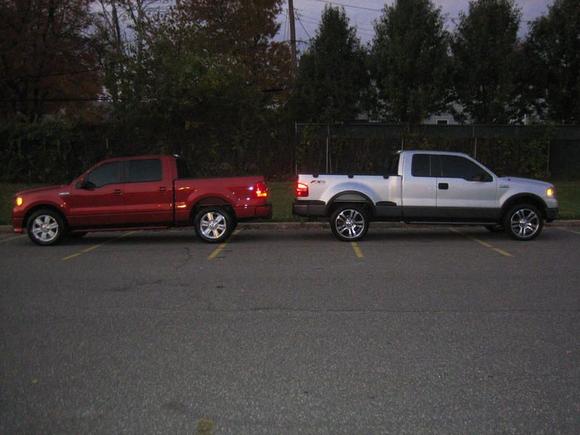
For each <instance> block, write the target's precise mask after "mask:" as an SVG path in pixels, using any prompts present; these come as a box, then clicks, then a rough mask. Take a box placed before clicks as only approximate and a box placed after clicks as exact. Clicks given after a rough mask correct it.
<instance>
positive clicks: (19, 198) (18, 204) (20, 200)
mask: <svg viewBox="0 0 580 435" xmlns="http://www.w3.org/2000/svg"><path fill="white" fill-rule="evenodd" d="M22 204H24V200H23V199H22V197H21V196H17V197H16V205H17V206H18V207H20V206H21V205H22Z"/></svg>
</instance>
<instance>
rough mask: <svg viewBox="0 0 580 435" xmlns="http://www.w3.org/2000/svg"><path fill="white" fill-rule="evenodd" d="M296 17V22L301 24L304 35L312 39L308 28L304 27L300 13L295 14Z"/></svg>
mask: <svg viewBox="0 0 580 435" xmlns="http://www.w3.org/2000/svg"><path fill="white" fill-rule="evenodd" d="M296 18H298V22H299V23H300V26H302V29H303V30H304V31H305V32H306V35H308V38H309V39H312V36H311V35H310V32H309V31H308V30H306V27H304V23H303V22H302V19H301V18H300V15H296Z"/></svg>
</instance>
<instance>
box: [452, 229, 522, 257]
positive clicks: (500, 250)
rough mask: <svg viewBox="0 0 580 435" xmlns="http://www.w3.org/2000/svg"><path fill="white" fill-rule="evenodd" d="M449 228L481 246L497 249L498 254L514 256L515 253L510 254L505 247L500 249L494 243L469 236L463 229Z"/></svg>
mask: <svg viewBox="0 0 580 435" xmlns="http://www.w3.org/2000/svg"><path fill="white" fill-rule="evenodd" d="M449 230H450V231H453V232H454V233H457V234H459V235H460V236H463V237H465V238H466V239H469V240H473V241H474V242H476V243H479V244H480V245H481V246H484V247H486V248H488V249H491V250H492V251H495V252H497V253H498V254H500V255H503V256H504V257H513V255H512V254H510V253H509V252H507V251H504V250H503V249H500V248H496V247H495V246H493V245H492V244H490V243H487V242H484V241H483V240H480V239H477V238H475V237H471V236H468V235H467V234H464V233H462V232H461V231H459V230H456V229H455V228H449Z"/></svg>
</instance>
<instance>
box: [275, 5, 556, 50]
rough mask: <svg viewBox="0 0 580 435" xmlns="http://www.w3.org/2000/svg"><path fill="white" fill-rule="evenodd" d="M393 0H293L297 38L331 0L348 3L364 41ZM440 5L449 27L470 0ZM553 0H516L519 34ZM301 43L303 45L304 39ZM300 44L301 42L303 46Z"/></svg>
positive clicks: (285, 34) (284, 34) (284, 27)
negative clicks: (520, 12) (520, 16)
mask: <svg viewBox="0 0 580 435" xmlns="http://www.w3.org/2000/svg"><path fill="white" fill-rule="evenodd" d="M286 1H287V0H286ZM393 2H394V0H387V1H386V2H385V0H336V1H331V0H294V9H295V10H296V11H297V15H298V18H299V20H297V21H296V39H297V40H299V41H308V40H309V39H310V38H311V37H313V36H314V35H315V33H316V29H317V27H318V22H319V20H320V15H321V13H322V11H323V9H324V6H325V5H326V4H328V3H332V4H333V5H335V6H340V5H343V6H345V11H346V13H347V15H348V16H349V18H350V22H351V25H353V26H356V28H357V30H358V35H359V37H360V38H361V40H362V41H363V42H365V43H366V42H370V41H371V40H372V37H373V22H374V21H375V20H376V19H377V18H378V17H379V16H380V15H381V10H382V8H383V7H384V5H385V3H386V4H389V5H391V4H393ZM433 2H434V3H435V4H436V5H437V6H438V7H441V9H442V12H443V14H444V15H445V16H446V18H447V20H446V21H447V27H448V29H449V30H453V29H454V24H453V20H454V19H456V18H457V16H458V15H459V12H461V11H465V12H467V9H468V4H469V1H468V0H433ZM551 3H552V2H551V1H550V0H516V4H517V5H518V7H519V8H520V9H521V11H522V24H521V29H520V36H521V35H524V34H525V33H526V31H527V24H526V22H527V21H531V20H534V19H535V18H537V17H538V16H540V15H544V14H545V13H546V12H547V10H548V5H550V4H551ZM287 12H288V7H287V6H286V7H285V10H284V13H283V14H282V16H281V17H280V18H279V20H280V23H281V27H280V38H281V39H282V40H289V39H290V36H289V35H290V26H289V25H288V19H287ZM300 45H304V43H301V44H300ZM300 45H299V46H300Z"/></svg>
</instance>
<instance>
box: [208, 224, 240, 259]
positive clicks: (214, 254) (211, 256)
mask: <svg viewBox="0 0 580 435" xmlns="http://www.w3.org/2000/svg"><path fill="white" fill-rule="evenodd" d="M240 231H242V230H236V231H234V233H233V234H232V237H233V236H235V235H237V234H239V233H240ZM228 242H229V240H226V241H225V242H223V243H220V245H219V246H218V247H217V248H215V249H214V250H213V251H212V252H211V254H209V255H208V257H207V259H208V260H213V259H214V258H216V257H217V256H218V255H220V253H221V252H222V251H223V250H224V248H225V247H226V246H227V244H228Z"/></svg>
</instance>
